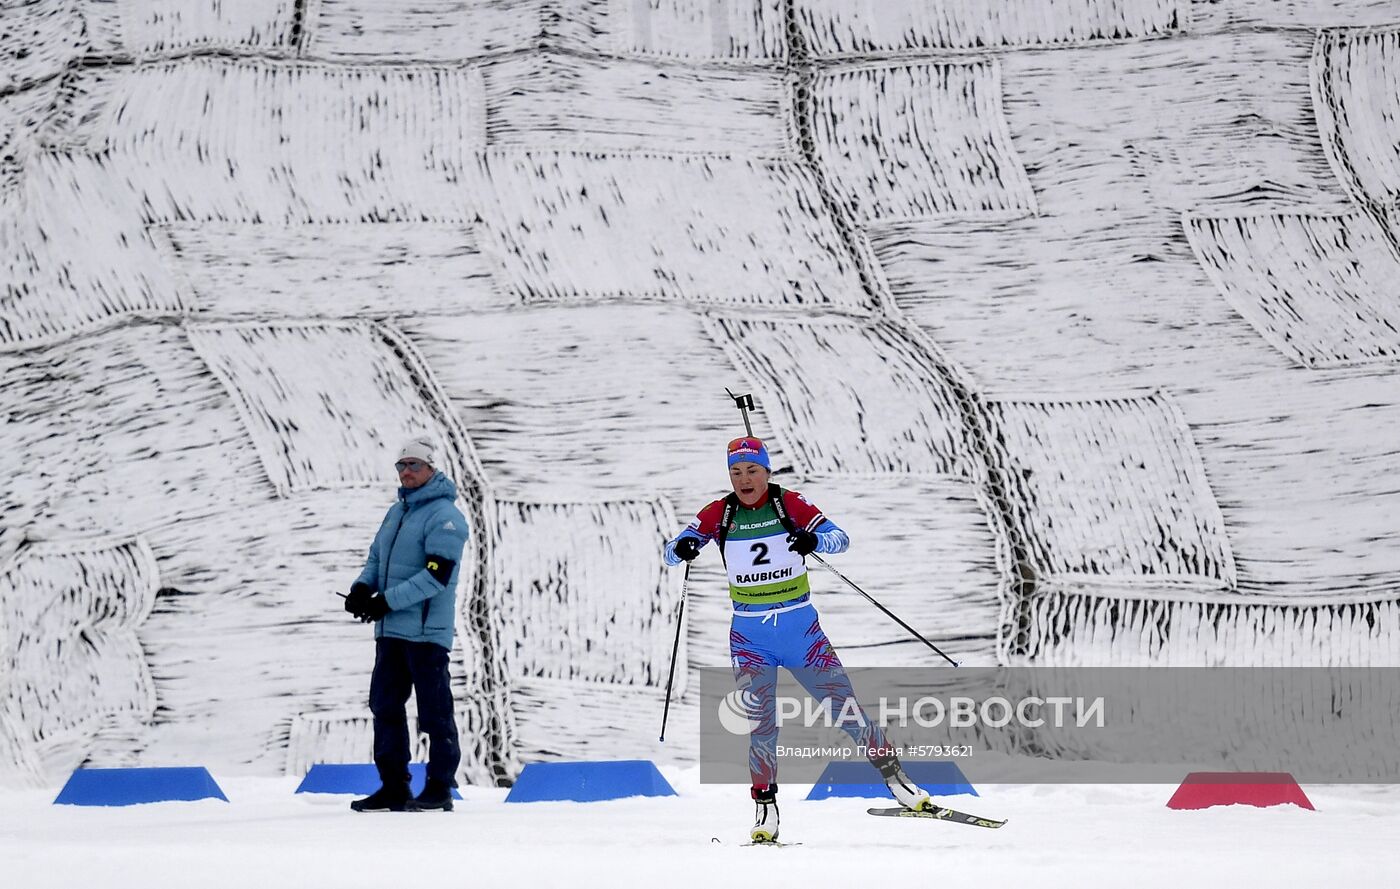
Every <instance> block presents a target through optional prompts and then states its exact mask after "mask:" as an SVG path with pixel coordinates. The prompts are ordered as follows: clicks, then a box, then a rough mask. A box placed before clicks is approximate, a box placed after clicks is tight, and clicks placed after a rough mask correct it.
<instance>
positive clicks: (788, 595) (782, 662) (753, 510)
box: [666, 436, 932, 843]
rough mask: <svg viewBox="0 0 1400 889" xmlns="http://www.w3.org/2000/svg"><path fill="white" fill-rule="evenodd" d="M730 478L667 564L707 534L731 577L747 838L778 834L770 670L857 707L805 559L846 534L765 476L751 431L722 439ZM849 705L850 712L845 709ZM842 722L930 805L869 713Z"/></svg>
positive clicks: (900, 783)
mask: <svg viewBox="0 0 1400 889" xmlns="http://www.w3.org/2000/svg"><path fill="white" fill-rule="evenodd" d="M728 461H729V482H730V485H731V486H732V487H733V489H734V491H733V493H732V494H729V495H727V496H726V497H724V498H723V499H721V500H716V501H714V502H713V503H711V504H709V505H708V506H706V507H705V508H704V509H702V510H700V512H699V514H698V515H697V516H696V517H695V520H694V521H692V522H691V523H690V524H689V525H688V526H687V527H686V529H685V530H684V531H682V532H681V533H680V535H679V536H677V537H676V538H675V539H674V540H672V541H670V542H669V543H667V544H666V564H668V565H679V564H680V563H681V562H682V561H686V562H689V561H690V560H692V559H694V558H695V557H696V556H698V555H699V554H700V550H701V549H702V548H703V547H704V546H705V544H707V543H709V542H710V541H711V540H718V541H719V544H720V555H721V557H722V558H723V559H724V563H725V568H726V570H727V572H728V574H729V597H730V598H731V599H732V600H733V605H734V615H733V618H732V620H731V623H730V631H729V653H730V657H731V660H732V663H733V666H734V680H735V682H736V683H737V685H738V687H739V689H740V690H742V691H744V692H746V695H745V697H746V698H747V700H749V701H750V702H752V708H753V709H752V711H751V712H750V714H749V716H750V723H751V725H753V726H754V729H753V731H752V732H751V733H750V735H749V774H750V777H751V778H752V781H753V787H752V790H751V791H750V794H751V796H752V797H753V799H754V802H755V804H756V813H755V820H754V825H753V829H752V830H751V831H750V837H751V839H752V840H753V841H754V842H756V843H766V842H774V841H776V840H777V837H778V802H777V791H778V785H777V741H778V726H777V714H776V695H777V680H778V675H777V674H778V667H787V668H788V670H789V671H790V672H791V673H792V674H793V676H794V677H796V678H797V680H798V681H799V682H800V683H801V684H802V685H803V687H804V688H806V689H807V691H808V693H809V694H811V695H812V696H813V697H815V698H817V699H818V700H819V701H821V702H822V704H823V706H830V708H831V709H830V711H829V712H831V713H847V712H858V710H859V708H858V705H856V704H855V703H854V701H853V700H851V699H853V698H854V692H853V691H852V689H851V683H850V679H849V678H848V677H847V676H846V670H845V668H844V667H842V666H841V659H840V658H839V657H837V655H836V650H835V649H834V648H833V647H832V645H831V642H830V640H828V639H827V637H826V633H825V632H823V631H822V627H821V622H820V621H819V620H818V618H817V610H816V608H814V607H813V606H812V601H811V590H810V587H809V585H808V581H807V567H806V564H805V557H806V556H807V555H809V554H811V553H814V552H816V553H842V552H845V551H846V547H847V546H848V545H849V543H850V540H849V538H847V537H846V532H845V531H842V530H841V529H840V528H838V527H837V526H836V523H835V522H833V521H831V520H830V519H828V518H827V517H826V516H824V515H822V512H821V510H819V509H817V508H816V507H815V506H813V505H812V504H811V503H809V502H808V501H807V499H806V498H805V497H803V496H802V495H801V494H799V493H797V492H796V491H784V490H783V489H782V488H780V487H779V486H778V485H775V484H770V482H769V475H770V472H769V464H768V449H767V448H766V447H764V444H763V442H761V441H759V440H758V439H756V438H753V437H751V436H750V437H745V438H738V439H735V440H734V441H731V442H730V443H729V449H728ZM848 701H851V706H852V710H851V711H847V709H846V707H847V702H848ZM858 722H859V724H843V725H841V728H842V729H843V730H845V731H846V732H847V734H849V735H850V736H851V739H852V740H853V741H855V742H856V743H857V744H858V745H861V746H863V747H865V748H866V749H867V750H869V751H870V761H871V762H872V763H873V764H874V765H875V767H876V768H877V769H879V771H880V775H881V777H882V778H883V779H884V781H885V784H886V785H887V786H888V787H889V788H890V791H891V793H893V794H894V797H895V799H896V800H898V801H899V803H900V805H902V806H905V807H907V808H910V809H914V810H921V809H924V808H932V804H931V801H930V800H929V796H928V794H927V793H925V792H924V791H923V790H921V789H920V788H919V787H918V786H917V785H915V784H914V783H913V782H912V781H910V780H909V777H908V776H907V775H906V774H905V773H904V770H903V769H902V768H901V767H900V764H899V760H898V759H897V758H896V757H895V756H894V753H893V750H891V749H889V747H888V744H887V743H886V741H885V737H884V733H883V732H882V731H881V730H880V729H879V727H878V726H876V725H875V724H874V723H872V722H871V721H870V720H869V719H865V718H863V715H862V718H861V719H860V720H859V721H858Z"/></svg>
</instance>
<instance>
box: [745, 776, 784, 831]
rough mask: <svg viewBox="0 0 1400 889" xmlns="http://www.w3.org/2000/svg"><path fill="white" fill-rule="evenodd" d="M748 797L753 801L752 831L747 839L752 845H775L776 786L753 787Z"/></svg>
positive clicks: (776, 829) (776, 828)
mask: <svg viewBox="0 0 1400 889" xmlns="http://www.w3.org/2000/svg"><path fill="white" fill-rule="evenodd" d="M749 795H750V796H752V797H753V800H754V821H753V829H752V830H750V831H749V839H750V840H752V841H753V842H754V843H776V842H777V841H778V785H776V784H769V785H766V786H764V787H753V788H751V789H750V790H749Z"/></svg>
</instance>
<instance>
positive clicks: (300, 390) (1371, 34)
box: [0, 0, 1400, 782]
mask: <svg viewBox="0 0 1400 889" xmlns="http://www.w3.org/2000/svg"><path fill="white" fill-rule="evenodd" d="M1397 34H1400V11H1397V10H1396V8H1395V5H1394V3H1389V2H1382V0H1326V2H1292V0H1285V2H1263V0H1215V2H1206V0H1194V2H1193V0H1053V2H1045V3H1037V4H1025V3H1021V2H1014V0H993V2H981V0H978V2H973V0H951V2H939V3H928V2H915V0H897V2H896V0H892V2H882V3H880V4H872V3H847V2H835V0H723V2H717V0H421V2H415V3H412V4H403V3H400V2H393V0H310V2H304V3H303V2H292V0H255V2H239V3H236V4H235V3H229V2H219V0H192V2H174V0H33V2H27V3H19V4H15V3H8V4H0V383H2V385H0V415H3V416H4V418H5V420H4V424H3V426H0V444H3V445H4V447H5V451H6V453H10V454H15V455H22V458H18V459H14V460H12V461H10V463H9V464H8V465H7V466H6V467H5V468H4V469H0V663H2V664H3V666H4V672H3V674H0V708H3V713H4V717H5V722H4V731H3V734H0V779H3V780H5V781H29V782H42V781H46V780H53V779H54V778H55V777H58V776H60V775H61V773H62V772H63V771H65V770H66V769H68V768H71V767H72V766H73V765H76V764H78V763H81V762H84V761H88V762H93V763H162V764H168V763H171V762H179V761H184V760H188V759H190V758H193V757H195V756H198V757H199V758H200V759H201V760H202V761H204V762H206V763H207V764H210V765H215V766H236V767H240V768H245V769H250V770H260V771H265V772H276V771H287V772H293V773H295V772H298V771H300V770H302V769H304V768H305V767H306V765H308V764H309V763H311V762H315V761H326V760H363V759H365V758H367V757H368V755H369V750H368V746H367V745H368V737H369V731H370V729H369V723H368V721H367V718H366V717H367V714H366V712H365V709H364V703H363V702H364V695H365V690H366V684H367V680H368V672H369V668H370V664H371V661H372V646H371V642H370V640H369V637H368V631H367V629H366V628H364V627H362V626H360V625H358V624H356V623H354V622H353V621H351V620H350V619H349V618H348V617H346V616H345V615H344V614H343V613H342V612H340V611H339V609H338V605H339V599H337V598H336V597H334V596H332V595H331V592H332V591H334V590H337V589H339V590H343V589H344V587H345V586H346V585H347V584H348V582H349V580H350V579H352V578H353V577H354V576H355V574H356V573H357V572H358V570H359V567H360V565H361V562H362V559H363V558H364V552H365V548H366V546H367V545H368V542H369V539H370V535H371V534H372V533H373V531H374V529H375V528H376V527H377V523H378V521H379V518H380V516H381V515H382V513H383V510H384V509H385V508H386V507H387V505H388V504H389V502H390V501H391V499H392V497H393V495H394V488H393V484H394V479H393V475H392V467H391V462H392V453H393V448H394V446H395V445H396V444H397V443H398V441H399V439H401V438H403V437H404V436H406V435H407V434H408V433H410V432H419V431H426V432H429V433H431V434H433V435H435V436H437V437H439V438H440V439H441V440H442V441H443V442H444V444H445V446H446V451H447V453H448V455H449V456H448V458H447V461H446V462H447V464H448V465H447V466H446V467H444V468H445V469H447V471H448V472H449V474H451V475H453V476H454V478H455V480H456V481H457V482H458V484H459V486H460V489H461V492H462V503H461V505H462V507H463V509H464V511H465V512H466V514H467V515H468V517H469V519H470V522H471V524H472V539H471V542H470V544H469V547H468V550H467V553H466V555H465V556H464V562H463V572H462V576H463V580H462V585H463V589H462V590H461V592H460V595H459V602H460V606H461V607H460V611H459V614H458V616H457V625H456V629H457V641H456V643H455V646H454V650H453V660H452V664H453V672H454V683H455V690H456V692H457V701H458V708H459V712H458V717H459V724H460V726H461V729H462V736H463V738H462V739H463V748H464V751H466V754H467V755H466V758H465V761H464V769H463V777H464V778H466V779H469V780H473V781H493V780H499V779H501V778H507V777H509V776H510V775H511V774H513V773H514V771H515V770H516V769H517V768H518V767H519V763H520V762H521V761H522V760H526V759H532V758H548V757H560V756H564V757H587V758H633V757H641V756H656V757H666V758H679V759H682V760H685V759H688V758H691V757H693V756H694V755H695V749H694V738H693V729H692V728H691V726H693V725H694V723H695V713H694V710H693V709H692V708H693V707H694V703H695V695H694V694H693V689H694V683H693V682H692V681H691V680H692V679H693V675H692V674H693V671H694V670H695V669H697V668H699V667H706V666H720V667H722V666H725V665H726V664H727V663H728V652H727V643H726V638H727V618H726V615H727V609H728V603H727V598H726V596H725V593H724V588H723V585H722V580H721V570H720V566H719V565H718V563H717V562H716V561H711V560H709V557H708V554H707V556H706V558H703V559H702V560H701V562H700V563H698V564H697V565H696V566H695V568H694V570H693V572H692V576H691V585H690V589H689V592H688V599H687V602H688V604H687V613H688V617H687V623H686V632H685V636H684V643H685V644H684V645H682V646H681V649H680V665H679V672H680V676H679V679H678V689H679V690H680V691H681V695H680V697H679V699H678V701H677V705H676V706H677V707H678V708H679V710H678V712H677V713H674V714H672V721H671V725H672V726H673V728H674V734H673V738H672V740H671V741H670V742H668V745H667V748H666V749H664V750H662V749H658V748H657V747H656V744H655V741H654V740H653V739H654V738H655V734H656V733H655V720H656V718H657V717H658V714H659V708H660V704H661V694H662V688H663V679H662V674H663V673H664V671H665V670H666V668H667V666H668V663H669V655H670V649H669V640H670V638H671V636H670V634H671V633H672V632H673V630H674V624H673V620H674V611H675V607H676V604H677V600H678V597H679V586H678V579H677V575H676V573H675V572H668V571H665V570H663V569H662V568H661V567H660V565H659V561H658V558H657V555H658V552H659V549H660V546H661V544H662V542H663V540H664V538H665V537H666V536H667V535H668V534H671V533H674V531H675V530H676V529H677V527H678V526H679V525H680V524H682V523H683V522H685V521H687V520H688V519H689V517H690V516H691V515H692V514H693V513H694V512H695V511H696V510H697V509H699V508H700V507H701V506H702V505H703V504H704V503H706V502H708V501H709V500H710V499H712V498H714V497H716V496H718V495H719V494H722V493H723V492H724V490H725V479H724V474H723V470H724V466H723V463H722V460H721V458H720V448H721V447H722V446H723V444H724V442H725V441H726V440H727V439H728V438H730V437H732V436H733V434H735V433H737V432H739V431H740V427H739V426H738V423H737V417H735V416H734V415H733V413H732V409H731V408H730V407H729V402H728V400H727V398H726V397H725V396H724V395H723V391H722V389H723V387H724V386H729V387H731V388H734V389H736V391H738V390H752V391H753V392H754V393H755V394H756V395H757V397H758V400H759V407H760V409H759V411H758V413H757V414H756V415H755V417H754V422H755V431H756V432H758V434H760V435H762V436H764V437H766V438H767V439H768V441H769V446H770V451H771V453H772V455H773V458H774V464H775V467H777V468H778V469H779V476H778V478H779V480H780V481H782V482H783V483H784V484H785V485H788V486H789V487H796V488H799V489H801V490H802V491H804V492H805V493H806V494H807V495H808V496H809V497H810V498H811V499H812V500H813V501H814V502H816V503H817V504H819V505H820V506H821V507H822V508H823V509H824V510H825V511H826V512H827V514H828V515H830V516H831V517H832V518H834V519H835V520H836V521H837V522H838V523H840V524H841V525H842V526H843V527H845V528H846V529H847V530H848V531H849V532H850V534H851V537H852V540H853V547H852V549H851V551H850V552H849V553H847V554H845V555H843V556H841V557H840V559H839V562H840V565H841V567H842V568H843V569H845V570H847V571H848V572H849V573H850V574H851V576H852V577H854V578H856V579H857V580H858V581H860V582H861V583H862V584H863V585H865V586H867V587H868V588H871V589H873V590H878V591H879V598H880V599H881V601H883V602H885V603H886V604H887V605H889V606H890V607H891V608H892V609H894V610H895V611H896V612H898V613H899V614H901V615H903V616H904V617H905V618H906V619H908V620H909V621H910V622H911V623H912V624H913V625H914V626H916V627H917V628H918V629H919V630H920V632H922V633H923V634H925V635H926V636H928V637H929V638H931V639H933V640H934V641H935V642H938V643H939V644H940V645H941V646H943V647H945V648H948V649H950V650H953V651H956V652H957V653H958V654H960V655H961V656H962V657H963V658H964V659H965V660H968V661H971V662H973V663H997V662H1003V663H1006V662H1021V661H1025V662H1029V663H1036V664H1124V665H1146V664H1168V665H1215V664H1239V665H1281V664H1340V665H1349V666H1355V665H1365V664H1389V665H1395V664H1397V663H1400V623H1397V604H1398V603H1400V550H1396V549H1395V548H1394V547H1389V546H1386V545H1384V541H1388V540H1391V539H1395V538H1396V537H1397V536H1400V503H1398V502H1397V499H1396V495H1395V493H1394V485H1393V484H1391V483H1390V481H1389V479H1390V478H1391V477H1393V476H1394V475H1396V473H1397V470H1400V465H1397V458H1396V456H1395V449H1394V448H1393V446H1392V445H1391V444H1390V442H1392V441H1394V440H1396V438H1397V437H1400V400H1397V398H1396V394H1395V393H1396V391H1397V390H1396V385H1395V384H1396V379H1395V373H1396V356H1397V354H1400V333H1397V330H1400V312H1398V311H1397V309H1396V306H1397V304H1400V303H1397V300H1400V293H1397V291H1396V283H1395V282H1396V281H1400V275H1397V274H1396V272H1397V271H1400V269H1398V268H1397V266H1398V265H1400V228H1398V227H1397V226H1400V210H1398V209H1397V195H1400V147H1397V146H1400V137H1397V130H1396V121H1397V120H1400V113H1397V109H1400V106H1397V100H1396V98H1395V97H1396V96H1397V95H1400V90H1397V88H1396V85H1397V83H1400V75H1398V74H1397V72H1398V71H1400V43H1397ZM814 582H815V583H816V584H817V589H818V606H819V608H820V609H821V611H822V613H823V616H824V620H825V625H826V628H827V630H828V632H829V633H830V634H831V636H832V638H833V639H834V641H835V642H836V644H837V646H838V648H839V649H840V650H841V652H842V656H843V658H844V659H845V661H846V662H847V663H848V664H852V665H862V666H864V665H877V664H891V665H893V664H900V665H903V664H919V663H923V662H924V661H923V660H922V659H923V657H924V655H925V653H926V650H925V649H923V648H922V647H921V646H919V645H918V644H917V643H915V642H912V641H910V640H909V639H907V638H906V637H905V636H904V635H903V634H902V631H900V630H899V629H898V628H897V627H895V626H894V625H893V624H891V623H890V622H888V621H887V620H886V619H885V618H884V617H883V616H881V615H880V614H879V613H878V612H875V611H873V610H872V609H870V608H869V607H868V606H867V605H865V604H864V602H863V600H857V599H853V598H851V597H850V596H848V595H846V594H844V593H843V592H842V591H841V587H839V585H837V584H835V583H833V582H832V580H831V578H830V577H828V576H827V575H825V574H824V573H821V572H818V573H816V574H814ZM74 634H77V635H76V637H75V635H74ZM72 638H82V639H85V640H88V641H89V642H90V643H91V644H90V645H89V646H88V647H87V648H82V647H75V646H71V645H69V644H68V640H70V639H72ZM211 739H216V740H211Z"/></svg>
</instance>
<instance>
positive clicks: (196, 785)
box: [53, 766, 228, 806]
mask: <svg viewBox="0 0 1400 889" xmlns="http://www.w3.org/2000/svg"><path fill="white" fill-rule="evenodd" d="M197 799H221V800H223V801H224V802H228V797H226V796H224V792H223V790H221V789H220V788H219V785H218V783H217V782H216V781H215V780H214V776H212V775H210V774H209V770H208V769H206V768H204V767H203V766H192V767H187V768H169V769H77V770H75V771H74V772H73V774H72V775H71V776H70V777H69V778H68V783H67V784H64V785H63V789H62V790H60V791H59V792H58V797H57V798H56V799H55V800H54V801H53V802H54V805H56V806H59V805H62V806H135V805H139V804H141V803H162V802H167V801H171V800H197Z"/></svg>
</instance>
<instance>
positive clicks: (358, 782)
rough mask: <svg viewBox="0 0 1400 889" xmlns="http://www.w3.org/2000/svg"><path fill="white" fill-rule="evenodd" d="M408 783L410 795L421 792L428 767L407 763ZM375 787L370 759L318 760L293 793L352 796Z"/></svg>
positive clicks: (375, 776) (365, 793)
mask: <svg viewBox="0 0 1400 889" xmlns="http://www.w3.org/2000/svg"><path fill="white" fill-rule="evenodd" d="M408 774H409V783H408V789H409V790H410V791H412V792H413V795H414V796H417V795H418V794H420V793H422V792H423V785H424V784H426V783H428V767H427V765H425V764H424V763H421V762H415V763H412V764H411V765H409V767H408ZM378 789H379V770H378V769H376V768H375V767H374V763H371V762H352V763H327V762H320V763H317V764H316V765H314V766H312V767H311V768H310V769H309V770H308V771H307V773H306V777H305V778H302V779H301V783H300V784H298V785H297V789H296V792H297V793H349V794H354V795H356V796H368V795H369V794H371V793H374V792H375V791H376V790H378ZM452 798H453V799H461V798H462V795H461V794H460V793H458V792H457V791H456V790H453V791H452Z"/></svg>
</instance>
